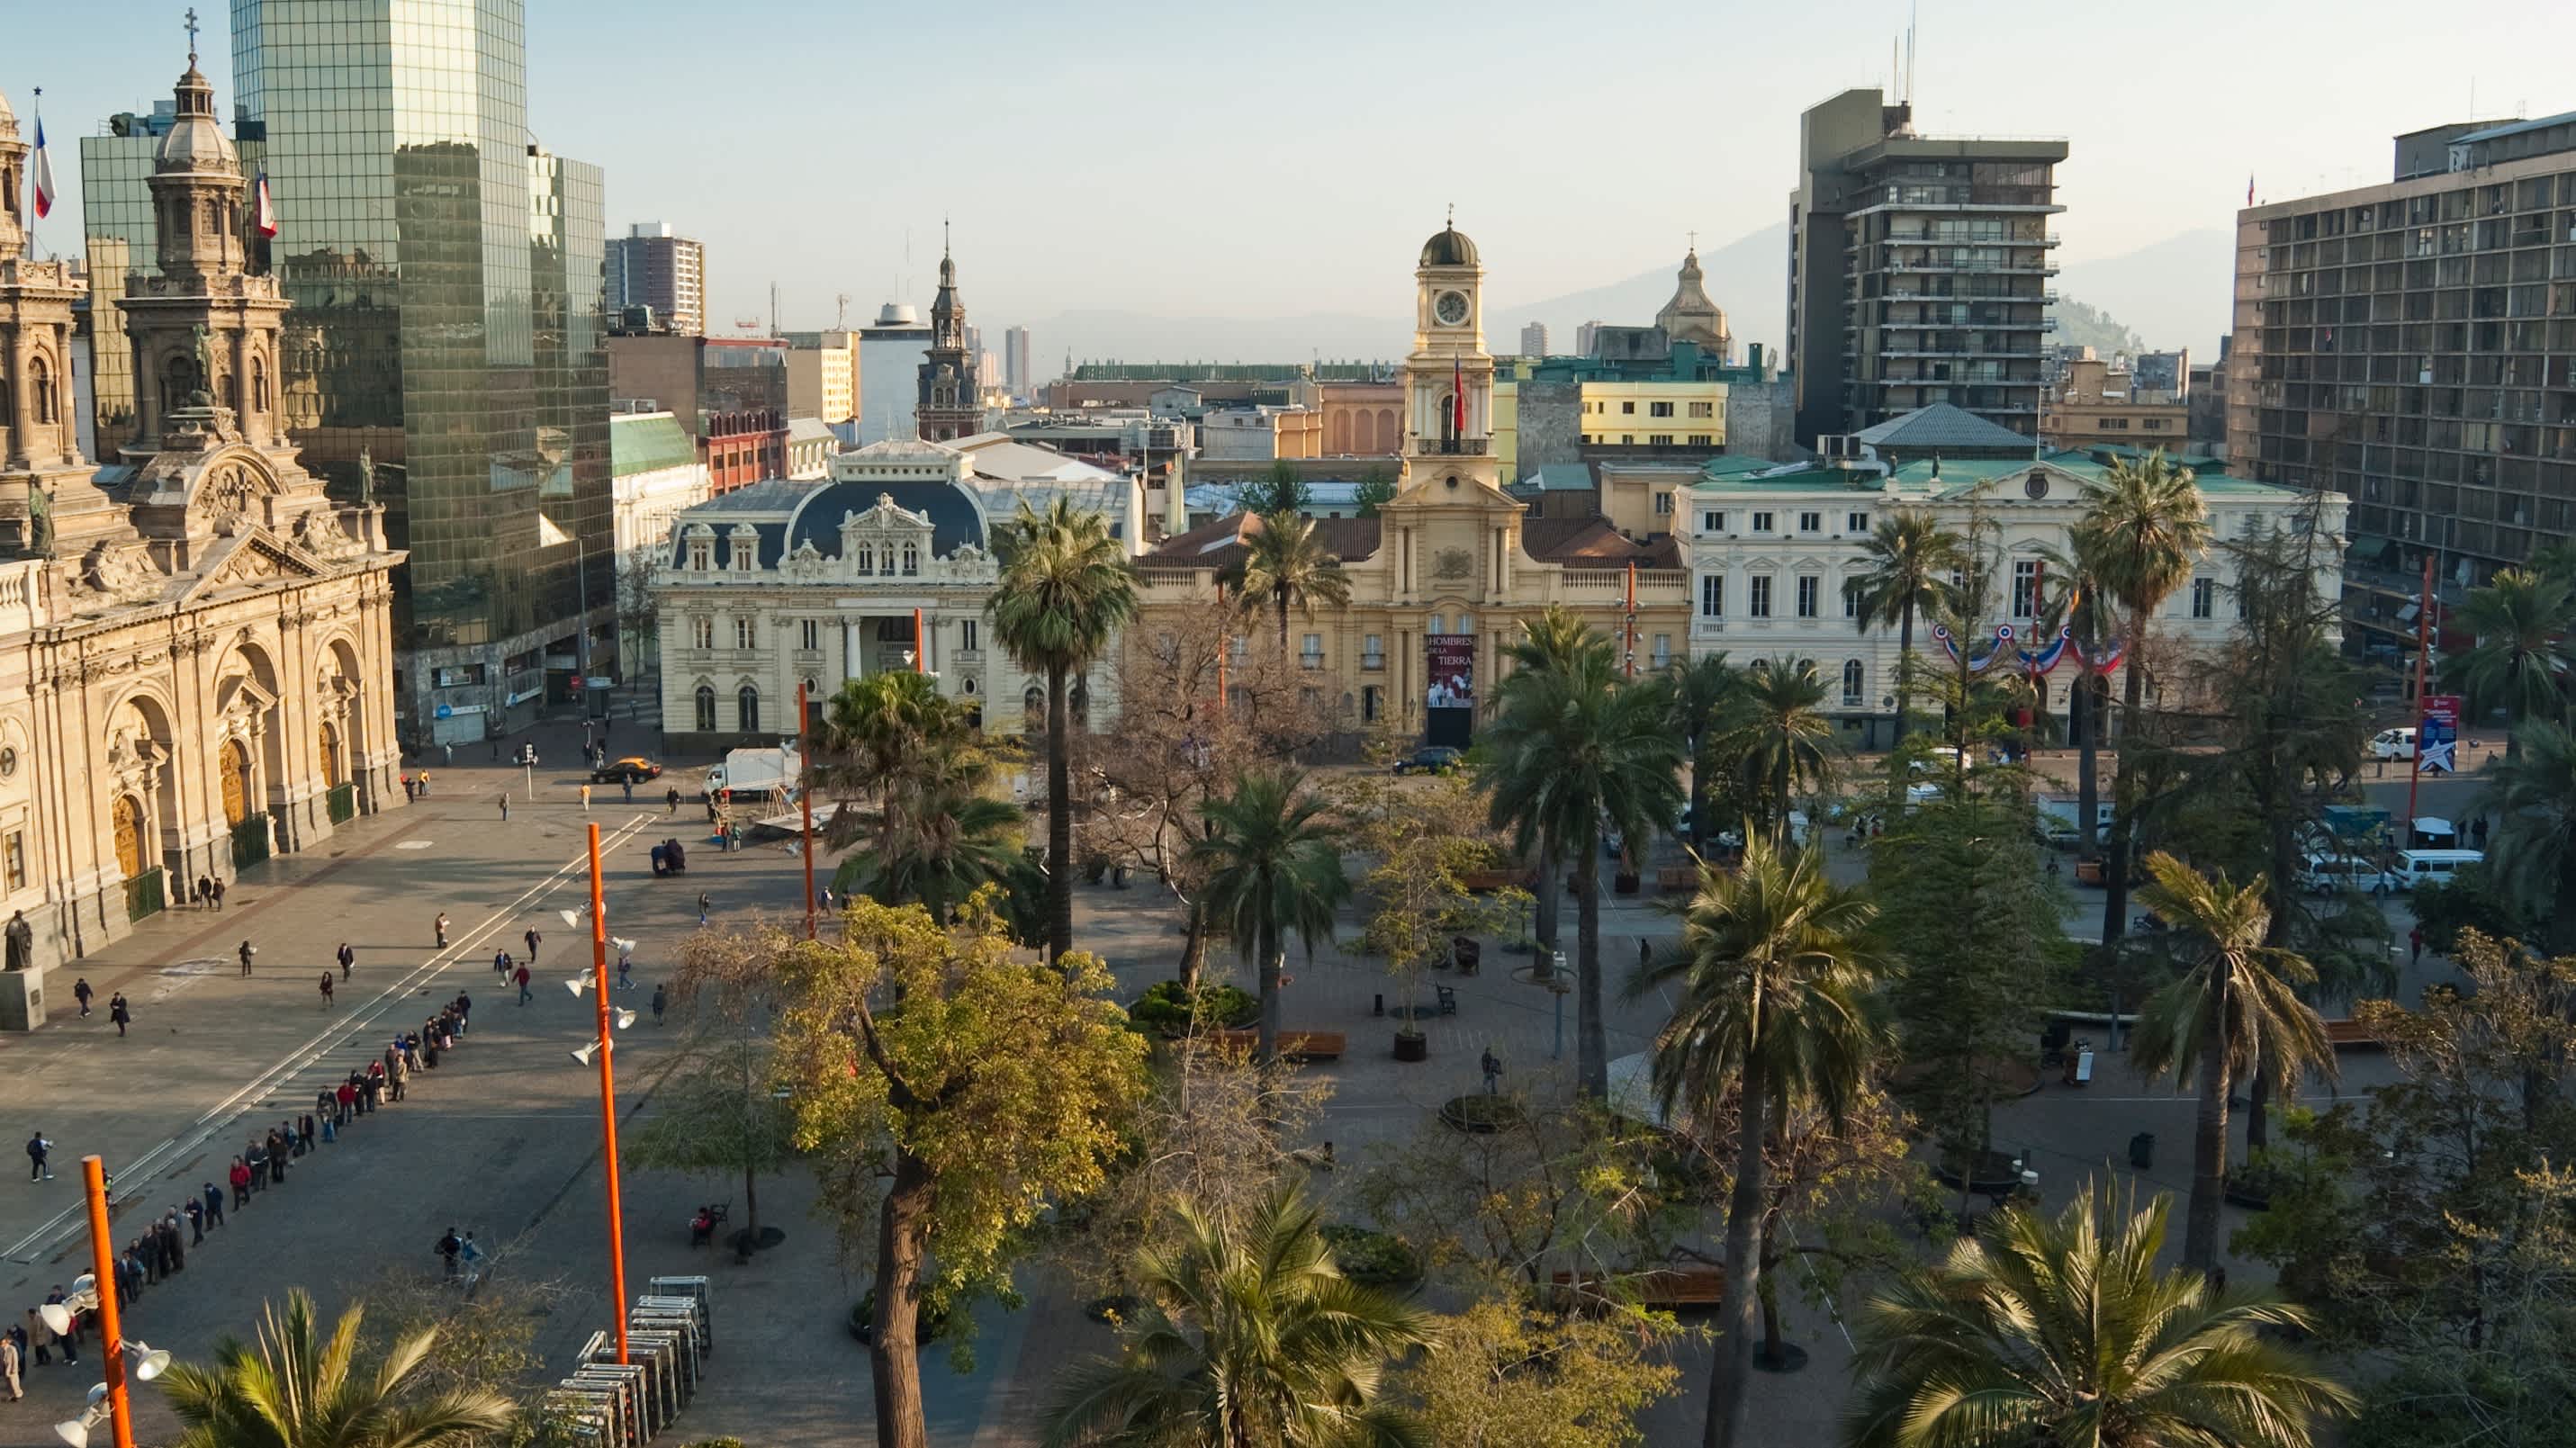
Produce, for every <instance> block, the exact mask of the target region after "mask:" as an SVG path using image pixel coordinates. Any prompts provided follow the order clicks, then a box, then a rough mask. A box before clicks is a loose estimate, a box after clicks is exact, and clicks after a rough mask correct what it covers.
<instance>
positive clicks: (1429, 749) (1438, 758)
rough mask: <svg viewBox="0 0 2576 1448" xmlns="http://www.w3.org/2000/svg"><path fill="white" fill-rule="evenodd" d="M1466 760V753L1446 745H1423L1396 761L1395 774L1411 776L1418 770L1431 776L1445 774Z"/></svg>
mask: <svg viewBox="0 0 2576 1448" xmlns="http://www.w3.org/2000/svg"><path fill="white" fill-rule="evenodd" d="M1466 760H1467V751H1465V750H1463V749H1452V748H1450V747H1449V746H1448V745H1446V744H1430V745H1425V746H1423V747H1422V748H1420V749H1417V750H1415V751H1413V752H1412V753H1411V754H1409V755H1406V756H1405V757H1404V758H1402V759H1399V760H1397V761H1396V762H1395V772H1396V773H1398V774H1411V773H1412V772H1413V771H1415V770H1417V769H1420V770H1427V771H1429V772H1430V773H1433V774H1447V773H1448V772H1449V771H1451V770H1453V769H1456V768H1457V767H1458V766H1459V765H1461V764H1464V763H1465V762H1466Z"/></svg>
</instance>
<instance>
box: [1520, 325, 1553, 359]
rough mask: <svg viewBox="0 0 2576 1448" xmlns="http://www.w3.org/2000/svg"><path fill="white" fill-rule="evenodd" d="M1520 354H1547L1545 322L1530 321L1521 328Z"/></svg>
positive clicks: (1540, 355)
mask: <svg viewBox="0 0 2576 1448" xmlns="http://www.w3.org/2000/svg"><path fill="white" fill-rule="evenodd" d="M1521 355H1522V356H1524V357H1544V356H1546V355H1547V323H1545V322H1532V323H1530V324H1529V325H1527V326H1525V327H1523V328H1521Z"/></svg>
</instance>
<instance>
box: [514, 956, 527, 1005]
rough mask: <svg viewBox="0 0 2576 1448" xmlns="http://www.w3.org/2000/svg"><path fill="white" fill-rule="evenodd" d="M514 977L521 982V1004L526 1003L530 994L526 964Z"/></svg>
mask: <svg viewBox="0 0 2576 1448" xmlns="http://www.w3.org/2000/svg"><path fill="white" fill-rule="evenodd" d="M512 979H514V980H516V981H517V982H518V983H519V1004H521V1005H526V1004H527V1003H528V998H529V994H530V992H529V990H528V968H527V967H526V966H524V965H523V966H520V967H519V973H518V974H517V975H516V976H513V977H512Z"/></svg>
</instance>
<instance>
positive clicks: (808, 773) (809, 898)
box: [796, 683, 814, 940]
mask: <svg viewBox="0 0 2576 1448" xmlns="http://www.w3.org/2000/svg"><path fill="white" fill-rule="evenodd" d="M805 709H806V704H805V686H804V685H803V684H801V683H800V684H798V685H797V686H796V742H797V744H798V745H800V746H801V747H800V748H799V749H798V750H797V751H796V809H797V813H799V814H801V815H803V816H804V818H805V938H806V939H808V940H811V939H813V938H814V740H813V737H812V736H813V732H814V730H813V724H812V716H811V715H809V714H807V713H806V712H805Z"/></svg>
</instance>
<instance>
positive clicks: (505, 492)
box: [84, 0, 617, 744]
mask: <svg viewBox="0 0 2576 1448" xmlns="http://www.w3.org/2000/svg"><path fill="white" fill-rule="evenodd" d="M232 39H233V74H234V77H235V80H234V84H235V88H236V90H235V95H234V114H235V121H236V130H237V132H238V140H239V143H240V149H241V152H242V158H243V165H244V167H245V168H246V169H249V170H252V171H253V172H254V173H256V172H257V171H259V170H262V169H264V170H265V171H266V173H267V176H268V185H269V191H270V194H271V196H272V198H273V199H274V203H275V207H276V213H277V221H278V234H277V236H276V237H275V239H274V240H273V241H271V242H269V243H267V245H266V247H265V251H266V253H267V262H268V265H269V266H270V267H271V268H272V269H273V270H274V271H275V272H276V273H277V275H278V276H279V278H280V279H281V280H282V281H283V283H284V285H285V289H286V294H287V296H288V298H289V300H290V301H292V302H293V304H294V306H293V309H292V310H291V311H289V312H288V313H287V319H286V325H287V358H286V379H285V397H284V402H285V409H286V413H287V418H288V421H289V423H290V425H291V427H292V431H293V436H294V438H295V440H296V442H298V443H299V444H300V445H301V446H302V447H303V449H304V460H305V465H306V466H307V467H309V468H311V469H312V470H313V471H314V472H316V473H319V474H322V475H323V476H325V477H327V478H329V479H330V480H331V484H332V487H333V490H334V491H335V492H337V493H344V494H347V495H350V496H355V495H356V494H357V493H359V492H360V491H361V490H364V489H368V488H372V489H373V492H374V495H375V497H376V499H377V500H378V501H381V502H383V503H384V504H385V505H386V521H387V526H388V529H389V531H390V532H391V534H392V541H393V543H394V545H395V546H396V547H399V548H404V549H408V550H409V551H410V555H411V556H410V561H409V563H408V565H407V566H406V568H405V569H404V570H403V571H402V572H400V573H398V574H397V575H396V577H397V579H398V588H399V592H398V595H397V599H396V613H395V625H394V626H395V630H396V643H397V645H398V647H399V648H400V650H401V654H402V669H401V673H400V676H399V677H398V678H397V680H396V696H397V700H398V703H399V705H400V708H401V712H402V716H403V718H402V722H403V726H404V731H405V735H406V738H407V739H408V740H410V741H411V742H413V743H415V744H418V743H439V742H462V741H466V740H472V739H478V738H481V737H483V736H484V735H485V734H487V733H493V732H499V731H501V730H504V729H507V728H511V727H514V726H516V725H518V724H522V723H525V722H526V721H527V720H528V719H529V718H531V717H532V716H533V715H534V713H535V711H536V710H537V709H538V707H539V706H540V705H541V704H543V703H544V702H546V701H547V700H548V699H549V698H551V699H553V700H556V701H561V700H563V699H565V698H567V697H569V696H570V694H571V693H572V691H573V689H574V687H575V684H574V681H575V679H576V678H577V677H578V670H577V669H576V664H577V663H578V662H579V661H582V660H584V659H585V658H586V659H587V661H588V663H589V665H590V670H589V671H590V673H591V674H593V675H610V674H613V673H615V672H617V670H616V669H615V668H614V666H613V659H614V650H615V647H616V645H615V635H616V630H615V626H614V602H615V587H614V584H613V581H612V578H613V574H614V571H615V569H614V553H613V547H612V540H613V529H612V519H611V516H610V497H611V483H610V473H609V457H608V354H607V350H606V347H607V344H606V329H605V327H604V326H603V325H602V318H601V266H602V259H603V254H604V251H605V248H606V242H607V227H606V217H605V215H604V212H603V205H602V186H601V178H600V172H599V168H597V167H596V166H591V165H587V164H585V163H582V162H578V161H569V160H565V159H563V158H561V157H557V156H554V155H551V154H549V153H547V152H546V151H545V150H544V149H543V148H541V147H539V146H538V145H536V144H535V142H534V139H533V138H532V137H531V136H530V135H529V133H528V128H527V66H526V16H525V6H524V3H523V0H233V6H232ZM111 139H112V138H111ZM119 154H120V153H116V152H113V151H111V150H109V149H106V148H102V150H101V152H100V159H101V161H102V162H107V161H110V160H113V159H117V158H119ZM87 160H88V153H87V151H86V148H85V151H84V161H85V162H86V161H87ZM115 174H116V175H118V176H120V177H121V175H122V171H121V170H119V171H117V172H116V173H115ZM84 184H85V188H86V190H87V192H88V195H89V197H90V198H92V199H91V200H90V205H91V207H92V208H93V209H94V210H95V209H97V208H99V207H100V205H101V201H102V199H103V200H104V201H105V203H106V206H107V208H108V209H107V210H106V211H105V212H103V213H102V214H103V215H105V216H107V217H109V218H110V221H109V223H108V224H107V225H103V226H100V227H94V228H93V237H92V242H91V252H92V255H91V262H92V267H93V270H94V271H97V270H105V269H107V267H108V265H109V263H110V260H111V259H110V258H109V257H107V256H105V255H103V254H102V247H103V246H104V247H115V246H119V245H122V246H125V247H128V248H130V247H131V246H132V243H131V242H130V241H127V240H124V239H122V238H121V237H120V236H118V235H117V234H116V227H115V224H114V221H113V218H114V217H116V216H119V215H122V214H123V210H122V208H123V207H124V205H125V202H124V200H123V198H122V193H121V188H120V186H119V185H118V184H117V183H114V182H111V184H110V185H109V186H108V187H107V188H105V189H106V192H107V194H106V195H105V196H104V197H102V195H101V187H100V185H99V182H98V181H97V180H95V179H92V178H90V177H88V176H87V175H86V174H85V176H84ZM134 189H135V190H136V192H137V204H140V205H142V206H143V207H144V209H143V210H142V211H140V212H138V213H137V214H138V215H141V216H143V217H145V218H146V220H147V222H148V217H149V210H148V198H145V197H143V196H142V194H141V187H140V181H139V179H138V180H137V181H136V182H135V184H134ZM147 231H148V225H147ZM149 263H150V259H149V258H148V257H147V256H143V255H141V254H132V255H129V256H120V257H117V258H115V259H114V270H115V271H116V272H117V273H118V274H120V275H121V274H122V273H123V272H124V271H125V270H126V269H127V268H128V267H129V266H138V265H140V266H148V265H149ZM93 318H95V309H93ZM111 345H112V344H110V343H109V342H107V341H106V340H105V339H104V338H103V339H102V343H101V346H100V351H101V352H102V353H105V352H106V351H108V350H110V346H111ZM99 380H100V386H101V397H100V403H99V411H100V413H101V416H102V421H105V420H106V418H107V415H108V414H109V412H110V409H111V391H110V388H111V379H110V378H109V377H108V376H107V375H106V368H105V367H104V366H102V367H101V368H100V379H99ZM127 390H128V391H130V390H131V389H130V384H129V386H128V389H127ZM128 405H129V406H130V403H129V404H128ZM549 539H559V540H564V541H556V542H549V541H548V540H549ZM585 555H586V556H585ZM585 563H586V564H587V565H588V566H587V567H586V568H585V567H584V566H583V565H584V564H585ZM584 574H586V575H587V576H586V577H584V576H583V575H584ZM584 619H586V620H587V623H588V632H589V635H590V637H589V641H588V646H587V647H586V648H585V646H584V644H583V642H582V637H581V636H582V634H583V632H584V630H583V628H582V626H581V621H582V620H584Z"/></svg>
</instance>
